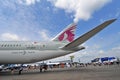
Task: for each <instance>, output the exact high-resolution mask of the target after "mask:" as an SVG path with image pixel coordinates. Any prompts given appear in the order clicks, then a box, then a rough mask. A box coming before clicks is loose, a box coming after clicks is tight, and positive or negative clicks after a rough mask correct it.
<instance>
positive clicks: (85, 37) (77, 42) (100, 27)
mask: <svg viewBox="0 0 120 80" xmlns="http://www.w3.org/2000/svg"><path fill="white" fill-rule="evenodd" d="M115 20H116V19H111V20H107V21H105V22H104V23H102V24H100V25H98V26H97V27H95V28H94V29H92V30H90V31H89V32H87V33H85V34H83V35H82V36H80V37H78V38H77V39H75V40H74V41H72V42H71V43H69V44H67V45H65V46H64V47H63V48H62V49H72V48H76V47H78V46H79V45H81V44H82V43H84V42H85V41H87V40H88V39H90V38H91V37H92V36H94V35H95V34H97V33H98V32H100V31H101V30H103V29H104V28H105V27H107V26H108V25H109V24H111V23H113V22H114V21H115Z"/></svg>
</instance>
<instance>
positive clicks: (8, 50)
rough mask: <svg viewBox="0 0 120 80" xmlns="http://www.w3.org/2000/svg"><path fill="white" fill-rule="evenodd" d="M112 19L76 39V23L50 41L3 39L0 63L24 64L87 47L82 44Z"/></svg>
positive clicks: (0, 48)
mask: <svg viewBox="0 0 120 80" xmlns="http://www.w3.org/2000/svg"><path fill="white" fill-rule="evenodd" d="M115 20H116V19H111V20H108V21H105V22H104V23H102V24H100V25H99V26H97V27H96V28H94V29H92V30H91V31H89V32H87V33H85V34H84V35H82V36H80V37H78V38H77V39H75V40H74V36H75V34H74V32H75V29H76V24H75V23H73V24H70V25H69V26H68V27H67V28H65V29H64V30H63V31H62V32H60V33H59V34H58V35H57V36H56V37H55V38H53V39H52V41H50V42H33V41H1V42H0V64H23V63H33V62H37V61H42V60H47V59H51V58H55V57H59V56H63V55H67V54H70V53H73V52H76V51H79V50H82V49H85V47H83V46H80V45H81V44H82V43H84V42H85V41H87V40H88V39H89V38H91V37H92V36H94V35H95V34H96V33H98V32H99V31H101V30H102V29H104V28H105V27H106V26H108V25H109V24H111V23H112V22H114V21H115Z"/></svg>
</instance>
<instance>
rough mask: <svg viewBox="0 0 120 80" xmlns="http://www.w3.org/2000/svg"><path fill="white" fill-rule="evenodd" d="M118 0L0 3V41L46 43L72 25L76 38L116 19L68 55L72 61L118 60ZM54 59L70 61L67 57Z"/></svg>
mask: <svg viewBox="0 0 120 80" xmlns="http://www.w3.org/2000/svg"><path fill="white" fill-rule="evenodd" d="M119 3H120V0H0V40H1V41H4V40H6V41H13V40H14V41H16V40H17V41H21V40H22V41H26V40H27V41H28V40H29V41H47V40H50V39H52V38H53V37H54V36H55V35H57V34H58V33H59V32H60V31H61V30H62V29H64V28H65V27H66V26H67V25H69V24H70V23H72V22H76V23H77V30H76V36H75V37H76V38H77V37H79V36H80V35H82V34H84V33H85V32H87V31H89V30H91V29H92V28H94V27H96V26H97V25H99V24H100V23H102V22H103V21H105V20H108V19H111V18H117V19H118V20H117V21H116V22H114V23H113V24H111V25H110V26H109V27H107V28H106V29H104V30H103V31H102V32H100V33H99V34H97V35H96V36H94V37H93V38H91V39H90V40H88V41H87V42H85V43H84V44H83V45H84V46H85V47H86V49H85V50H82V51H79V52H76V53H73V54H70V55H74V56H75V59H74V60H75V61H78V60H79V59H80V60H81V61H82V62H88V61H89V60H91V59H93V58H96V57H105V56H115V57H120V27H119V25H120V18H119V17H120V5H119ZM70 55H68V56H64V57H61V58H57V59H55V60H65V59H69V56H70Z"/></svg>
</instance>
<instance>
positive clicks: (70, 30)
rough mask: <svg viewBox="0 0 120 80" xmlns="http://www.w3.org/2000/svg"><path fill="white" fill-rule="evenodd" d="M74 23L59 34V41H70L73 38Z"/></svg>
mask: <svg viewBox="0 0 120 80" xmlns="http://www.w3.org/2000/svg"><path fill="white" fill-rule="evenodd" d="M75 28H76V25H74V26H72V27H70V28H68V29H67V30H66V31H64V32H63V33H62V34H61V35H60V36H59V38H58V39H59V41H64V40H67V41H69V42H72V41H73V40H74V36H75V34H74V31H75Z"/></svg>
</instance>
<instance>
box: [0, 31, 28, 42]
mask: <svg viewBox="0 0 120 80" xmlns="http://www.w3.org/2000/svg"><path fill="white" fill-rule="evenodd" d="M0 37H1V38H0V39H1V40H3V41H4V40H5V41H20V40H27V38H20V37H19V36H18V35H16V34H11V33H3V34H1V36H0Z"/></svg>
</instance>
